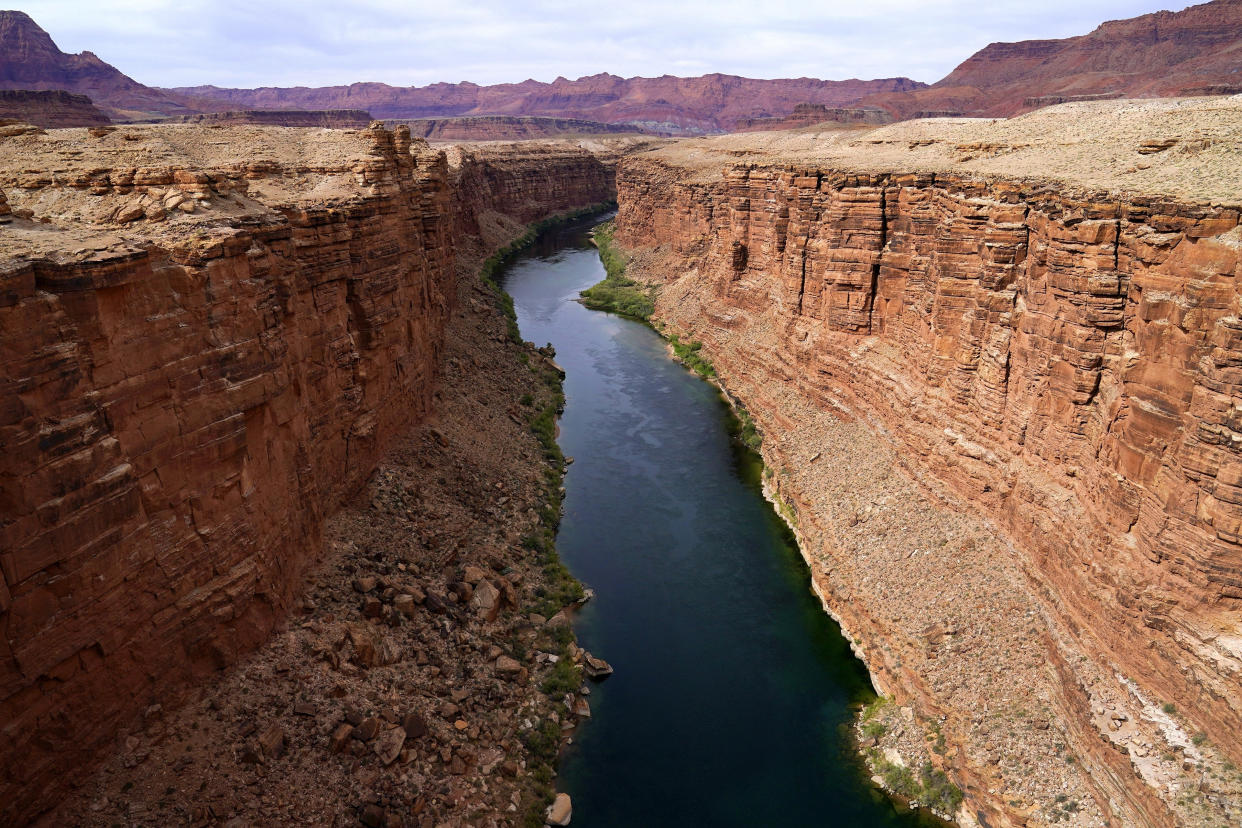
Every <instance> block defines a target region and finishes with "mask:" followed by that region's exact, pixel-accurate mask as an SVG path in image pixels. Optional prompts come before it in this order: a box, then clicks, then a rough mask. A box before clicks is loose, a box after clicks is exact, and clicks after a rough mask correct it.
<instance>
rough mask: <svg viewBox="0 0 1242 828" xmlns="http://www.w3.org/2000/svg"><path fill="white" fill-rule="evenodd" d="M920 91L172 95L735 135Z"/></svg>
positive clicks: (717, 88) (820, 85) (827, 87)
mask: <svg viewBox="0 0 1242 828" xmlns="http://www.w3.org/2000/svg"><path fill="white" fill-rule="evenodd" d="M923 86H924V84H921V83H918V82H917V81H912V80H910V79H909V78H885V79H880V80H867V81H861V80H845V81H822V80H814V79H811V78H797V79H782V80H755V79H752V78H740V77H736V76H734V75H720V74H714V75H704V76H702V77H698V78H678V77H673V76H671V75H665V76H664V77H660V78H619V77H617V76H616V75H609V74H606V73H605V74H599V75H591V76H590V77H585V78H578V79H577V80H566V79H565V78H557V79H556V80H555V81H553V82H552V83H540V82H538V81H533V80H528V81H523V82H522V83H504V84H497V85H495V86H479V85H477V84H473V83H458V84H449V83H437V84H432V85H430V86H422V87H395V86H388V85H387V84H382V83H355V84H351V85H349V86H328V87H323V88H318V89H302V88H297V89H280V88H272V87H268V88H262V89H221V88H219V87H215V86H196V87H186V88H181V89H174V90H169V91H170V92H171V93H173V94H176V95H180V96H188V97H193V98H205V99H212V100H216V101H224V102H227V103H228V104H230V105H232V106H235V107H243V108H257V109H284V108H305V109H331V108H337V107H345V106H363V107H365V108H366V109H367V110H369V111H370V112H372V113H374V114H375V116H376V117H377V118H389V119H407V118H420V119H421V118H445V117H450V116H466V115H470V116H473V115H538V116H544V117H551V118H578V119H585V120H592V121H602V122H603V123H607V124H626V125H629V126H636V127H642V128H644V129H649V130H653V131H656V132H671V133H673V134H696V133H704V132H720V131H724V130H729V129H732V128H733V125H734V124H735V123H736V122H737V121H738V120H739V119H741V118H753V117H770V116H783V115H786V114H788V113H789V112H791V111H793V108H794V107H795V106H796V105H797V104H800V103H814V104H823V105H825V106H843V105H847V104H851V103H854V102H855V101H857V100H859V99H860V98H862V97H863V96H865V95H872V94H879V93H886V92H905V91H908V90H914V89H921V88H923Z"/></svg>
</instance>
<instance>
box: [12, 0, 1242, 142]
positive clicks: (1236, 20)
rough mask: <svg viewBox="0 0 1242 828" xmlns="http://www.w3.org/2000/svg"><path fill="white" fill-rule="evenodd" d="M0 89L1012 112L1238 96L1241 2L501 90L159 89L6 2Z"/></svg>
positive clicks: (757, 109) (439, 106)
mask: <svg viewBox="0 0 1242 828" xmlns="http://www.w3.org/2000/svg"><path fill="white" fill-rule="evenodd" d="M0 89H8V90H57V89H63V90H66V91H67V92H70V93H73V94H76V95H87V96H89V97H90V98H91V99H92V100H93V101H94V102H95V104H96V105H97V106H98V107H99V108H100V109H102V110H103V111H104V112H106V113H107V114H108V115H109V116H110V117H111V118H113V119H115V120H146V119H151V118H158V117H169V116H187V115H194V114H197V113H211V112H222V111H230V110H365V111H368V112H370V113H371V114H372V115H373V116H374V117H376V118H380V119H387V120H411V119H420V120H425V119H454V118H477V117H492V116H504V117H511V118H525V117H540V118H555V119H563V120H580V121H595V122H599V123H602V124H606V125H609V126H610V127H616V126H626V127H637V128H639V129H642V130H646V131H652V132H663V133H672V134H699V133H710V132H722V131H729V130H734V129H738V128H743V129H745V128H771V127H773V126H782V125H783V123H782V122H783V121H786V120H788V125H801V124H803V123H804V122H805V121H806V120H808V119H809V118H810V117H811V116H810V115H809V114H808V113H813V112H815V111H820V110H822V111H825V112H829V113H830V114H831V113H833V112H847V111H848V112H850V113H853V112H855V111H861V110H864V109H871V110H874V109H880V110H883V111H884V112H887V113H888V114H889V115H891V116H892V117H894V118H896V119H906V118H916V117H930V116H942V115H969V116H981V117H1007V116H1010V115H1015V114H1018V113H1020V112H1024V111H1027V110H1030V109H1033V108H1036V107H1038V106H1045V105H1048V104H1050V103H1056V102H1060V101H1067V100H1083V99H1092V98H1099V97H1123V96H1124V97H1159V96H1173V95H1204V94H1234V93H1237V92H1242V0H1214V2H1210V3H1204V4H1202V5H1198V6H1191V7H1190V8H1187V9H1184V10H1183V11H1180V12H1168V11H1161V12H1154V13H1152V14H1145V15H1142V16H1140V17H1135V18H1130V19H1127V20H1114V21H1109V22H1107V23H1104V24H1102V25H1100V26H1099V27H1097V28H1096V29H1095V30H1094V31H1092V32H1090V33H1088V34H1085V35H1081V36H1079V37H1071V38H1065V39H1063V40H1026V41H1019V42H1016V43H993V44H990V45H989V46H987V47H985V48H984V49H981V50H980V51H978V52H976V53H975V54H974V55H972V56H971V57H970V58H968V59H967V60H966V61H964V62H963V63H962V64H961V65H960V66H958V67H957V68H956V69H954V70H953V72H951V73H950V74H949V75H948V76H946V77H945V78H944V79H942V80H940V81H938V82H936V83H935V84H932V85H931V86H928V85H927V84H924V83H920V82H918V81H913V80H910V79H909V78H904V77H898V78H880V79H875V80H858V79H849V80H840V81H831V80H816V79H814V78H785V79H777V80H760V79H754V78H742V77H737V76H734V75H723V74H711V75H703V76H701V77H696V78H681V77H674V76H671V75H664V76H662V77H658V78H640V77H635V78H622V77H618V76H616V75H611V74H607V73H602V74H598V75H591V76H589V77H583V78H578V79H577V80H568V79H566V78H557V79H556V80H554V81H552V82H551V83H543V82H540V81H535V80H526V81H522V82H521V83H503V84H496V85H492V86H480V85H478V84H474V83H468V82H466V83H435V84H431V85H429V86H421V87H398V86H390V85H388V84H384V83H354V84H349V85H347V86H327V87H318V88H312V87H290V88H281V87H262V88H259V89H226V88H221V87H216V86H193V87H181V88H176V89H158V88H153V87H149V86H144V85H142V84H140V83H138V82H137V81H135V80H134V79H133V78H130V77H128V76H127V75H125V74H123V73H121V72H120V71H119V70H117V69H116V68H115V67H113V66H111V65H109V64H107V63H105V62H104V61H102V60H100V59H99V58H98V57H97V56H95V55H94V54H92V53H91V52H83V53H81V54H78V55H70V54H66V53H64V52H62V51H60V49H59V48H57V46H56V44H55V43H54V42H53V41H52V38H51V37H50V36H49V35H48V34H47V32H45V31H43V29H41V28H39V26H38V24H36V23H35V22H34V21H33V20H32V19H31V18H30V17H29V15H27V14H25V13H24V12H20V11H0ZM799 106H801V107H802V109H801V110H799V111H798V113H795V109H796V108H798V107H799ZM66 112H67V110H66ZM66 112H62V113H61V116H60V117H66ZM791 116H793V117H792V118H791ZM833 117H838V118H844V117H845V116H833ZM852 117H853V116H851V118H852ZM870 117H871V116H868V118H870ZM493 126H494V125H493ZM444 128H445V129H447V128H448V127H444ZM460 128H461V126H460V124H457V125H454V126H453V129H460ZM491 128H493V127H489V129H491Z"/></svg>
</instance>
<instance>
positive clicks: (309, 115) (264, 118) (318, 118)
mask: <svg viewBox="0 0 1242 828" xmlns="http://www.w3.org/2000/svg"><path fill="white" fill-rule="evenodd" d="M371 121H372V118H371V113H370V112H367V111H365V110H362V109H315V110H310V109H245V110H233V111H228V112H209V113H204V114H200V115H181V116H178V117H175V118H170V119H169V120H168V122H169V123H177V124H221V125H224V124H262V125H266V126H286V127H326V128H331V129H351V128H352V129H360V128H362V127H365V126H367V125H369V124H370V123H371Z"/></svg>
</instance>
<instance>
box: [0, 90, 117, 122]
mask: <svg viewBox="0 0 1242 828" xmlns="http://www.w3.org/2000/svg"><path fill="white" fill-rule="evenodd" d="M0 119H12V120H15V121H20V122H22V123H26V124H34V125H35V126H41V127H80V126H103V125H106V124H110V123H112V122H111V121H110V120H108V116H107V115H105V114H103V112H101V111H100V110H99V109H97V108H96V107H95V104H93V103H92V102H91V99H90V98H88V97H86V96H85V95H71V94H70V93H68V92H65V91H63V90H54V91H51V92H33V91H31V90H28V89H16V90H12V89H4V90H0Z"/></svg>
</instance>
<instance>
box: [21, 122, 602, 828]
mask: <svg viewBox="0 0 1242 828" xmlns="http://www.w3.org/2000/svg"><path fill="white" fill-rule="evenodd" d="M509 161H510V164H511V166H509V167H506V164H505V160H504V157H503V152H502V151H501V150H500V149H495V150H493V155H492V157H491V163H490V165H489V166H488V173H487V176H488V177H487V178H486V180H484V181H482V182H479V183H476V184H475V185H473V186H472V187H471V188H462V187H458V186H455V185H456V182H460V181H462V180H471V179H472V177H473V176H475V175H476V173H475V172H474V171H472V169H471V166H470V164H471V162H469V161H467V162H465V163H462V162H461V160H460V159H457V163H456V165H455V167H454V168H453V169H450V167H449V165H448V163H447V162H446V159H445V156H444V154H443V153H440V152H433V151H431V150H429V148H428V147H427V145H426V144H425V143H424V142H422V141H411V139H410V137H409V133H408V130H402V129H398V130H396V131H395V132H390V131H387V130H384V129H381V128H373V129H366V130H337V131H320V130H293V129H280V128H263V127H234V128H229V129H206V128H203V127H198V126H190V125H187V126H153V127H126V128H124V129H121V130H111V129H106V128H105V129H99V130H92V131H89V132H88V131H87V130H58V131H53V132H49V133H46V134H40V133H38V132H27V133H21V134H17V135H12V136H10V137H8V138H6V139H4V144H3V146H2V147H0V188H2V189H3V190H4V191H5V192H6V193H7V199H4V200H0V205H5V204H7V206H5V208H4V214H5V215H4V216H3V217H0V220H4V221H7V222H9V223H8V224H7V225H6V226H5V227H4V228H3V230H2V233H3V235H2V236H0V252H2V253H3V264H2V265H0V389H2V391H3V393H0V444H2V445H3V446H4V452H3V457H2V458H0V571H2V572H3V580H0V630H2V631H3V636H2V637H0V755H2V756H3V757H4V759H3V760H2V765H0V791H2V792H3V796H2V797H0V801H2V802H3V803H4V804H3V806H2V807H0V819H3V820H4V821H11V820H21V819H24V818H28V817H29V816H31V815H32V814H34V813H37V812H38V811H39V810H41V809H42V808H43V807H45V806H46V805H47V804H48V803H49V801H51V800H50V798H51V797H52V796H53V794H54V793H55V791H56V790H58V787H59V785H60V783H61V782H63V775H64V774H65V773H66V772H67V771H70V770H77V769H80V768H84V767H89V766H90V765H91V764H92V762H93V760H94V759H95V758H96V756H97V754H98V753H99V751H100V750H101V748H103V747H104V746H106V745H108V744H109V743H110V740H111V739H112V738H113V737H114V735H115V734H116V733H117V732H118V729H119V728H121V727H122V726H124V725H127V724H128V723H130V722H132V721H133V720H134V719H135V717H136V715H137V714H139V713H140V712H142V711H143V710H146V709H148V708H149V706H150V705H152V704H158V703H163V704H165V705H167V704H169V703H170V702H173V701H175V700H176V699H177V698H178V693H179V691H180V690H182V689H184V688H185V687H187V686H189V685H191V684H192V683H194V682H198V681H201V680H202V679H203V678H204V677H206V676H208V675H210V674H212V673H213V672H215V671H216V670H218V669H219V668H221V667H223V666H226V665H229V664H231V663H233V662H235V661H236V660H237V659H238V658H239V656H240V655H242V654H244V653H246V652H247V651H249V650H252V649H253V648H254V647H255V646H257V645H258V644H259V643H260V642H262V641H263V640H265V639H266V638H267V636H268V635H269V634H270V632H271V631H272V629H273V628H274V626H275V625H276V624H277V623H278V621H279V620H280V619H281V618H282V617H283V616H284V615H285V614H286V612H287V611H288V609H289V608H290V605H291V601H292V600H293V598H294V596H295V595H296V594H297V593H298V592H299V590H300V589H301V587H302V584H303V573H304V572H305V571H306V568H307V566H308V565H309V564H310V563H311V562H313V561H314V560H315V559H316V557H317V556H318V554H319V552H320V548H321V545H322V527H323V524H324V520H325V517H326V516H327V515H329V514H331V513H332V512H333V510H335V509H336V507H337V506H338V505H339V504H341V503H342V501H343V500H344V499H345V498H346V497H347V496H348V495H350V494H351V493H353V492H355V491H356V490H357V489H358V488H359V486H360V485H361V484H362V483H363V482H364V481H366V479H367V478H368V477H369V476H370V474H371V473H372V471H373V470H374V469H375V468H376V464H377V463H378V462H379V460H380V459H381V458H382V457H383V455H384V453H385V451H386V450H388V449H389V448H390V447H391V446H392V445H393V441H394V440H395V439H396V438H397V437H398V436H399V435H401V434H403V433H406V432H407V431H408V430H409V428H410V426H411V425H412V424H414V423H417V422H418V421H419V420H421V419H422V418H423V417H424V416H426V414H427V413H428V412H429V411H430V410H431V409H432V406H433V402H432V394H433V391H434V380H435V376H436V371H437V366H438V364H439V357H440V353H441V350H442V347H443V336H444V325H445V321H446V319H447V318H448V315H449V313H450V311H451V308H452V305H453V300H452V297H455V296H456V293H457V287H456V276H455V273H454V262H455V255H456V254H458V253H459V252H460V251H459V250H458V243H459V242H460V243H461V244H464V246H465V248H467V253H466V254H465V255H466V256H471V255H474V256H476V257H477V255H478V251H480V250H482V249H483V247H484V245H486V244H488V243H495V241H496V240H497V239H499V238H502V237H504V235H505V229H504V228H503V227H502V228H500V229H498V230H496V232H495V233H494V234H493V235H492V236H491V237H489V238H488V239H486V240H479V239H460V238H458V237H457V236H456V234H457V233H458V232H459V230H461V228H466V227H470V228H472V229H473V228H477V227H478V225H479V223H480V221H483V222H484V223H487V222H491V224H492V225H493V226H497V227H499V226H500V225H504V224H505V223H506V221H507V223H508V224H507V226H508V227H512V226H516V225H518V224H520V223H524V222H526V221H529V220H531V217H532V216H533V217H540V216H542V215H547V214H550V213H554V212H558V211H562V210H567V209H572V208H574V207H581V206H584V205H587V204H593V203H597V202H600V201H604V200H606V199H608V198H610V197H611V196H612V194H613V182H612V175H611V170H610V169H609V168H608V167H607V166H605V165H604V164H603V163H601V162H600V161H599V160H598V159H596V158H595V157H594V156H593V155H592V154H591V153H589V152H587V151H585V150H583V149H581V148H578V147H575V146H570V145H566V146H561V147H560V148H559V149H558V150H557V151H555V152H551V151H549V152H545V153H542V154H541V155H540V162H539V164H538V172H539V174H538V175H532V173H531V168H530V167H529V165H525V162H524V161H523V159H522V158H521V152H516V153H513V154H511V155H510V156H509ZM485 200H486V203H483V202H484V201H485ZM509 208H512V209H509ZM506 210H509V213H508V215H509V218H508V219H507V220H502V219H501V218H498V216H503V215H505V214H506V213H505V211H506ZM484 235H486V234H484Z"/></svg>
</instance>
